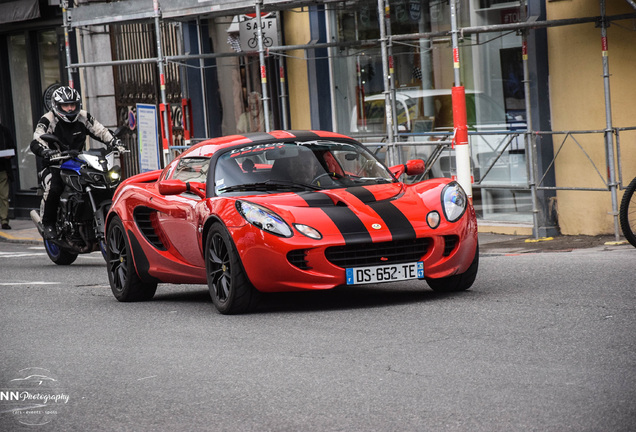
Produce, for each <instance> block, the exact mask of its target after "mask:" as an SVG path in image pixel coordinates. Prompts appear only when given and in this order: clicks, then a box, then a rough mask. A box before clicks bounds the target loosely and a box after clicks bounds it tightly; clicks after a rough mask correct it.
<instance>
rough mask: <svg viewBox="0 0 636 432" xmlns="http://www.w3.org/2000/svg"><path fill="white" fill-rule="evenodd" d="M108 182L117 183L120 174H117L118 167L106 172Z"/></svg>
mask: <svg viewBox="0 0 636 432" xmlns="http://www.w3.org/2000/svg"><path fill="white" fill-rule="evenodd" d="M108 180H109V181H110V182H111V183H117V182H118V181H119V180H121V173H120V172H119V167H115V168H113V169H111V170H110V171H108Z"/></svg>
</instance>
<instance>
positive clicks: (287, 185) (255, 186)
mask: <svg viewBox="0 0 636 432" xmlns="http://www.w3.org/2000/svg"><path fill="white" fill-rule="evenodd" d="M288 189H296V190H298V189H300V190H306V189H311V190H320V189H321V188H319V187H317V186H313V185H309V184H303V183H295V182H292V181H286V180H276V181H273V180H267V181H264V182H258V183H246V184H238V185H233V186H226V187H224V188H221V189H219V192H221V193H223V192H238V191H263V192H268V191H278V190H288Z"/></svg>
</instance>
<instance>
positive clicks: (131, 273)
mask: <svg viewBox="0 0 636 432" xmlns="http://www.w3.org/2000/svg"><path fill="white" fill-rule="evenodd" d="M106 239H107V242H106V268H107V271H108V281H109V282H110V289H111V291H112V292H113V295H114V296H115V298H116V299H117V300H119V301H120V302H133V301H145V300H150V299H151V298H152V297H153V296H154V295H155V292H156V291H157V283H156V282H143V281H142V280H141V279H140V278H139V276H138V275H137V271H136V270H135V264H134V262H133V257H132V251H131V248H130V243H129V242H128V237H127V236H126V231H125V229H124V225H123V224H122V222H121V220H120V219H119V218H118V217H116V216H115V217H114V218H113V220H112V221H111V223H110V224H109V225H108V232H107V234H106Z"/></svg>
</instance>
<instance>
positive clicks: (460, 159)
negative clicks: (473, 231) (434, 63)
mask: <svg viewBox="0 0 636 432" xmlns="http://www.w3.org/2000/svg"><path fill="white" fill-rule="evenodd" d="M450 10H451V38H452V43H453V70H454V75H455V86H454V87H453V90H452V96H453V123H454V128H455V138H454V141H455V165H456V167H457V182H458V183H459V184H460V185H461V187H462V188H464V191H465V192H466V194H467V195H468V198H469V199H470V200H472V198H473V187H472V179H471V174H470V147H469V144H468V126H467V116H466V93H465V90H464V87H463V86H462V85H461V75H460V64H459V40H458V37H457V33H459V31H458V26H457V22H458V18H457V5H456V0H451V1H450Z"/></svg>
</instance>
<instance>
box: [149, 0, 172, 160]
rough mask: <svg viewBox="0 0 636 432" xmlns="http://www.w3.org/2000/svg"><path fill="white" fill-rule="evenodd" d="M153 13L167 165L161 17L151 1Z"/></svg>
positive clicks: (168, 132) (167, 140) (169, 139)
mask: <svg viewBox="0 0 636 432" xmlns="http://www.w3.org/2000/svg"><path fill="white" fill-rule="evenodd" d="M152 3H153V7H154V11H155V15H154V18H155V35H156V37H157V67H158V68H159V83H160V92H161V105H162V107H163V108H164V109H163V110H160V111H161V117H162V119H163V133H164V134H165V141H164V142H163V156H164V164H165V163H167V160H166V157H167V155H168V147H169V146H170V142H171V141H172V137H171V136H170V124H169V122H170V115H169V113H168V109H169V107H168V104H167V99H166V76H165V74H164V70H163V62H164V58H163V52H162V49H161V23H160V22H159V19H160V17H161V11H160V10H159V1H158V0H152Z"/></svg>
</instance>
